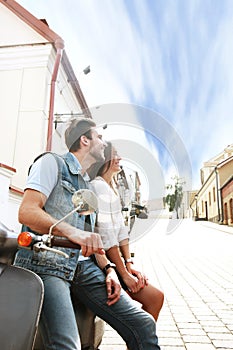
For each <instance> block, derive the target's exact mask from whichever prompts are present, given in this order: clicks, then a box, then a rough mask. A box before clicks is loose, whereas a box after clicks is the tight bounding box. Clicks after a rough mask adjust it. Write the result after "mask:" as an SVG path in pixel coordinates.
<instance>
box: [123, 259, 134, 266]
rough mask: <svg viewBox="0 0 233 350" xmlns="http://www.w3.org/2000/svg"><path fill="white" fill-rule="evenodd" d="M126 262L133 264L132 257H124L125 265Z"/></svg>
mask: <svg viewBox="0 0 233 350" xmlns="http://www.w3.org/2000/svg"><path fill="white" fill-rule="evenodd" d="M127 263H131V264H133V259H132V258H128V259H125V265H126V264H127Z"/></svg>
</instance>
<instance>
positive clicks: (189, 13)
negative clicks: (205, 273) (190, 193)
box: [18, 0, 233, 188]
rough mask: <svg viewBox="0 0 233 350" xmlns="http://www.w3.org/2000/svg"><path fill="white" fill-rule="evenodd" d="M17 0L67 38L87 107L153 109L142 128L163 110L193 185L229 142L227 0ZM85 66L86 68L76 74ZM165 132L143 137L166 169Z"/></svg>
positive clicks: (232, 23) (232, 4)
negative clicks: (115, 105) (186, 159)
mask: <svg viewBox="0 0 233 350" xmlns="http://www.w3.org/2000/svg"><path fill="white" fill-rule="evenodd" d="M18 2H19V3H20V4H21V5H22V6H24V7H25V8H26V9H28V10H29V11H30V12H31V13H33V14H34V15H35V16H36V17H38V18H46V19H47V22H48V23H49V25H50V27H51V28H52V29H53V30H54V31H56V32H57V33H58V34H59V35H60V36H61V37H62V38H63V39H64V40H65V49H66V52H67V54H68V56H69V58H70V61H71V64H72V66H73V68H74V70H75V72H76V75H77V77H78V79H79V80H80V85H81V87H82V89H83V91H84V95H85V97H86V99H87V102H88V104H89V106H90V107H94V106H101V105H104V104H111V103H123V104H124V103H126V104H128V103H129V104H134V105H137V106H140V108H141V107H142V108H144V109H145V110H147V109H149V111H154V112H155V119H154V121H153V122H151V120H152V119H149V118H148V117H145V113H142V114H140V113H139V114H138V123H139V124H140V125H142V126H143V127H145V128H146V129H147V130H150V128H151V125H153V123H155V122H156V121H157V119H156V118H157V116H158V115H160V116H162V118H163V119H164V120H165V124H166V123H168V124H167V125H169V128H170V127H171V130H173V131H174V134H173V136H172V135H171V138H172V137H174V142H176V141H177V139H179V141H182V143H183V146H182V147H184V149H185V152H187V155H188V157H189V159H190V163H191V168H192V174H193V175H192V178H193V187H194V188H198V186H200V183H199V170H200V168H201V166H202V165H203V162H204V161H206V160H208V159H210V158H212V157H213V156H215V155H217V154H218V153H220V152H221V151H222V150H223V149H224V148H225V147H226V146H227V145H229V144H231V143H233V138H232V134H233V132H232V131H233V117H232V111H233V96H232V95H233V69H232V63H233V40H232V37H233V1H232V0H161V1H159V0H143V1H142V0H124V1H123V0H98V1H97V0H85V1H84V0H36V1H34V0H19V1H18ZM89 64H90V66H91V73H90V74H89V75H87V76H84V75H82V73H81V72H82V69H83V68H85V67H86V66H87V65H89ZM140 108H139V109H140ZM149 114H150V113H149ZM153 128H155V126H152V134H154V132H153ZM169 128H168V129H169ZM164 133H165V130H161V131H160V134H161V135H160V136H161V137H158V135H157V136H156V137H153V135H152V136H151V135H150V132H148V133H146V138H147V141H148V142H149V144H153V145H155V146H154V147H155V149H157V152H156V154H157V156H158V158H159V162H160V163H161V164H162V167H166V166H168V167H169V163H170V161H169V157H168V156H167V155H166V153H169V150H168V152H164V148H165V149H167V145H166V142H165V145H164V140H163V138H164ZM161 143H162V145H161ZM182 151H183V150H182ZM181 153H182V152H181ZM175 162H176V160H175Z"/></svg>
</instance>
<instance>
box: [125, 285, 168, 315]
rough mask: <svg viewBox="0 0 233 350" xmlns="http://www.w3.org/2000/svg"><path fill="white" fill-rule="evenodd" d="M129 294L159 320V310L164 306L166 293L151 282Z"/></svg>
mask: <svg viewBox="0 0 233 350" xmlns="http://www.w3.org/2000/svg"><path fill="white" fill-rule="evenodd" d="M129 295H130V296H131V298H132V299H133V300H136V301H138V302H139V303H140V304H142V309H143V310H145V311H147V312H148V313H149V314H151V315H152V316H153V317H154V319H155V321H157V319H158V316H159V312H160V310H161V308H162V306H163V301H164V294H163V292H161V291H160V290H159V289H157V288H155V287H154V286H152V285H151V284H148V285H147V286H145V287H144V288H143V289H141V290H140V291H139V292H138V293H130V292H129Z"/></svg>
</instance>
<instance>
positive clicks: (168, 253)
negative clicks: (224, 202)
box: [100, 219, 233, 350]
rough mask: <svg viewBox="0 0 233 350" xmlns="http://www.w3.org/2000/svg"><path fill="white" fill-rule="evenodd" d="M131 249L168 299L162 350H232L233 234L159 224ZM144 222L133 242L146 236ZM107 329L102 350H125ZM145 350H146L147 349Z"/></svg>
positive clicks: (202, 225)
mask: <svg viewBox="0 0 233 350" xmlns="http://www.w3.org/2000/svg"><path fill="white" fill-rule="evenodd" d="M148 223H149V227H148V231H149V232H148V233H147V234H146V235H144V237H142V238H141V239H140V240H138V241H136V242H135V243H133V244H132V247H133V251H134V252H135V260H136V263H137V264H138V263H139V262H140V263H141V264H142V268H143V270H144V271H145V272H146V274H147V275H148V276H149V279H150V282H151V283H154V284H155V285H157V286H159V287H160V288H161V289H162V290H163V291H164V293H165V303H164V306H163V309H162V311H161V314H160V317H159V320H158V322H157V333H158V337H159V342H160V346H161V350H216V349H218V350H223V349H224V350H230V349H233V249H232V248H233V228H228V227H225V226H220V225H216V224H211V223H206V222H193V221H191V220H188V219H186V220H183V221H181V222H178V221H177V220H167V219H160V220H157V221H154V222H153V221H152V219H149V220H147V224H146V225H148ZM143 227H145V220H139V221H137V223H136V226H135V228H134V229H135V232H134V233H133V237H137V235H139V234H140V233H141V232H143ZM125 349H126V346H125V344H124V342H123V341H122V339H121V337H120V336H119V335H118V334H117V333H116V332H115V331H113V330H112V329H111V328H110V327H109V326H108V325H107V326H106V331H105V335H104V339H103V342H102V344H101V346H100V350H125ZM145 350H146V349H145Z"/></svg>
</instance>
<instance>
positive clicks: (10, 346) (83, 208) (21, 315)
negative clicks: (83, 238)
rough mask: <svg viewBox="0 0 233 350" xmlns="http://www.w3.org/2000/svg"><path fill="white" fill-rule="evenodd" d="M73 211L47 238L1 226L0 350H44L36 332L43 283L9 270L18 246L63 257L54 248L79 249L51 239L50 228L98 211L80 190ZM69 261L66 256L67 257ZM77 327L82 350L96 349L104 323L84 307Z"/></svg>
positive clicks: (92, 196) (25, 272)
mask: <svg viewBox="0 0 233 350" xmlns="http://www.w3.org/2000/svg"><path fill="white" fill-rule="evenodd" d="M72 202H73V205H74V207H75V208H74V209H73V210H72V211H71V212H70V213H68V214H67V215H66V216H64V217H63V218H62V219H60V220H59V221H57V222H56V223H55V224H54V225H52V226H51V227H50V229H49V233H48V234H47V235H34V234H32V233H30V232H22V233H20V234H19V235H18V234H17V233H15V232H14V231H12V230H10V229H9V228H7V227H6V226H5V225H3V224H1V223H0V310H1V311H0V345H1V350H32V349H34V350H44V346H43V344H42V341H41V337H40V333H39V332H37V330H38V323H39V318H40V312H41V307H42V303H43V283H42V280H41V279H40V277H39V276H37V275H36V274H35V273H33V272H32V271H29V270H26V269H23V268H19V267H16V266H12V265H11V263H12V261H13V258H14V255H15V253H16V251H17V248H18V246H22V247H28V248H31V249H34V250H36V251H38V250H50V251H53V252H55V253H57V254H62V255H64V256H66V254H65V253H64V252H62V251H60V250H57V249H56V248H54V246H56V247H59V246H62V247H69V248H74V249H80V246H79V245H78V244H75V243H73V242H71V241H69V240H68V239H64V238H61V237H60V238H59V237H56V236H53V235H52V230H53V228H54V227H55V226H56V225H58V224H59V223H60V222H62V221H64V220H65V219H66V218H67V217H68V216H70V215H72V214H73V213H74V212H76V211H77V212H79V213H80V214H82V215H89V214H90V213H92V212H93V211H94V210H97V203H98V201H97V198H96V196H95V194H94V193H93V192H92V191H90V190H88V189H82V190H79V191H77V192H75V193H74V195H73V197H72ZM67 257H68V256H67ZM76 316H77V317H76V318H77V323H78V327H79V332H80V338H81V343H82V349H94V350H95V349H97V348H98V346H99V344H100V343H101V340H102V337H103V333H104V325H105V324H104V321H102V320H101V319H99V318H98V317H96V316H95V315H94V314H93V313H92V312H91V311H90V310H88V309H87V308H86V307H85V306H84V305H82V304H80V305H79V306H78V312H77V315H76Z"/></svg>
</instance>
